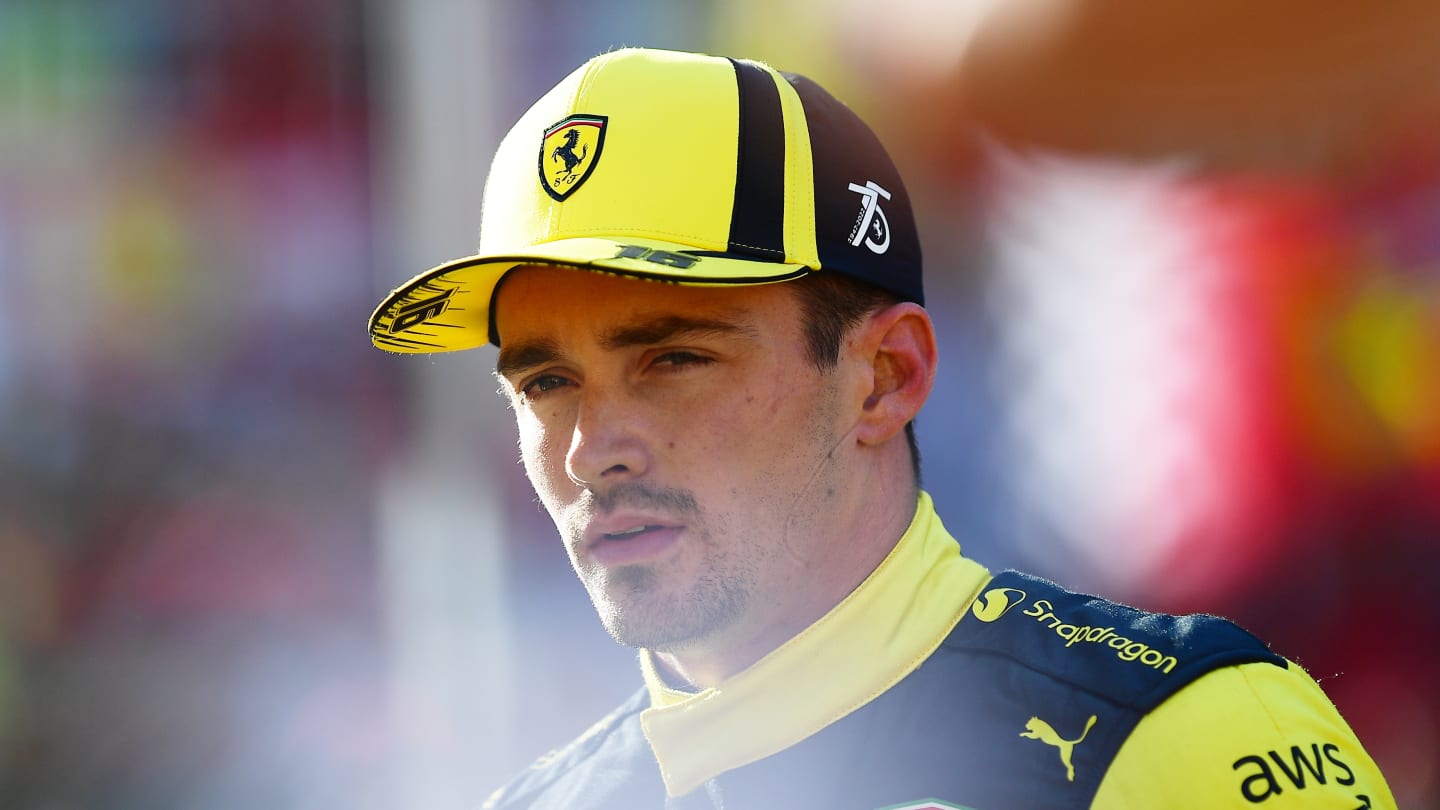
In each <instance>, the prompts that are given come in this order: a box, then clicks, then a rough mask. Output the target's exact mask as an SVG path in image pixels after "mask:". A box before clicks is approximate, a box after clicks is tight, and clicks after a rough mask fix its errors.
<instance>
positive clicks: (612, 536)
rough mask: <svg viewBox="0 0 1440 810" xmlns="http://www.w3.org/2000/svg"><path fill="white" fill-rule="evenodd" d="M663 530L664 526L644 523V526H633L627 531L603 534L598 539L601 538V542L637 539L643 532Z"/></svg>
mask: <svg viewBox="0 0 1440 810" xmlns="http://www.w3.org/2000/svg"><path fill="white" fill-rule="evenodd" d="M663 528H665V527H664V526H660V525H657V524H654V523H645V524H641V525H639V526H633V527H631V528H629V529H625V530H623V531H618V532H606V533H605V534H602V535H600V538H601V539H602V540H629V539H630V538H632V537H639V536H640V535H642V534H644V533H645V532H652V531H655V530H656V529H663Z"/></svg>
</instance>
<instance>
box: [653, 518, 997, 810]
mask: <svg viewBox="0 0 1440 810" xmlns="http://www.w3.org/2000/svg"><path fill="white" fill-rule="evenodd" d="M989 579H990V573H989V572H988V571H986V570H985V568H983V567H982V566H981V565H980V564H978V563H976V562H974V561H972V560H968V559H966V558H964V557H962V556H960V546H959V544H958V543H957V542H955V539H954V538H952V537H951V536H950V535H949V533H948V532H946V531H945V527H944V526H943V525H941V523H940V518H939V517H938V516H937V515H936V514H935V507H934V505H933V504H932V503H931V500H930V496H929V495H928V494H926V493H924V492H921V493H920V498H919V504H918V505H917V507H916V510H915V517H914V519H913V520H912V521H911V522H910V527H909V528H908V529H906V530H905V534H904V535H903V536H902V537H901V538H900V542H899V543H897V544H896V545H895V548H894V549H893V550H891V552H890V554H889V556H887V557H886V558H885V559H884V561H882V562H881V563H880V565H879V567H877V568H876V569H875V571H874V573H872V574H871V575H870V576H869V577H868V578H866V580H865V581H864V582H862V583H861V584H860V586H859V587H858V588H856V589H855V590H854V592H852V593H851V594H850V595H849V596H847V597H846V598H845V599H844V600H843V601H841V602H840V604H838V605H836V606H835V608H834V609H832V610H831V611H830V612H829V613H827V614H825V615H824V616H822V617H821V618H820V619H819V620H818V621H816V622H815V623H814V624H812V625H810V626H809V627H807V628H806V629H805V630H803V631H801V632H800V634H799V635H797V636H795V637H794V638H792V639H790V640H789V641H787V642H786V643H785V644H783V645H781V646H780V647H779V648H778V649H776V650H775V651H773V652H771V653H770V654H769V655H766V656H765V657H764V658H762V659H760V660H759V661H757V662H755V663H754V664H753V665H751V666H750V667H749V668H748V669H746V670H744V671H742V672H739V673H737V674H736V675H734V676H733V677H730V678H728V679H726V680H725V681H723V682H722V683H720V684H718V685H716V686H714V687H711V688H709V689H705V690H703V691H700V692H694V693H691V692H683V691H680V690H677V689H673V688H671V687H669V686H668V685H666V683H665V681H664V679H663V678H662V677H661V676H660V674H659V673H658V672H657V671H656V668H655V663H654V661H653V660H652V658H651V656H650V653H649V651H646V650H642V651H641V653H640V668H641V671H642V673H643V674H644V677H645V685H646V687H647V688H648V689H649V691H650V708H648V709H645V710H644V711H642V712H641V713H640V722H641V725H642V726H643V727H644V729H645V736H646V737H647V738H648V739H649V741H650V747H651V749H652V750H653V751H654V752H655V758H656V759H657V760H658V761H659V763H660V773H661V775H662V776H663V777H664V779H665V787H666V789H667V790H668V791H669V793H670V795H672V796H683V795H685V794H686V793H689V792H690V791H692V790H694V789H695V788H697V787H699V786H700V785H702V784H704V783H705V782H706V781H707V780H709V779H712V778H714V777H715V776H718V775H719V774H722V773H724V772H726V771H728V770H732V769H734V768H738V767H740V766H742V765H748V764H749V763H751V762H755V761H757V760H760V759H764V758H765V757H767V756H770V755H771V754H774V753H776V752H778V751H783V750H784V749H786V748H788V747H790V746H792V745H794V744H796V743H798V742H800V741H801V740H803V739H805V738H806V737H809V736H810V735H812V734H814V733H816V732H817V731H819V730H821V729H823V728H825V727H826V726H828V725H830V724H831V723H833V722H835V721H836V720H839V719H840V718H842V717H844V716H846V715H848V714H850V713H851V712H853V711H855V710H856V709H858V708H860V707H861V706H864V705H865V704H866V703H869V702H870V701H871V700H874V699H875V698H876V697H878V696H879V695H881V694H882V693H884V692H885V691H886V690H887V689H889V688H890V687H891V686H894V685H895V684H896V683H898V682H899V681H900V680H901V679H902V678H904V677H905V676H906V675H908V674H910V672H911V671H913V670H914V669H915V668H916V667H918V666H919V665H920V663H921V662H923V661H924V660H925V659H926V658H928V657H929V656H930V654H931V653H932V652H934V651H935V649H936V648H937V647H939V646H940V643H941V642H942V641H944V640H945V637H946V636H948V635H949V634H950V631H951V630H952V629H953V628H954V626H955V623H956V622H958V621H960V617H961V616H963V615H964V614H965V609H966V608H967V607H968V606H969V605H970V603H971V602H972V601H974V599H975V596H976V595H977V594H979V592H980V588H981V587H983V586H984V584H985V583H986V582H987V581H989Z"/></svg>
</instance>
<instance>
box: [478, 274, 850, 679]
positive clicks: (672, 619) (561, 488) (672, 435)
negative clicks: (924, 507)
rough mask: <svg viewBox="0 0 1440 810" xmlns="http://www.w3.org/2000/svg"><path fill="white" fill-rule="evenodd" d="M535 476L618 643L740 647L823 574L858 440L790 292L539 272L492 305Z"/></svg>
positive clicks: (521, 278) (780, 618)
mask: <svg viewBox="0 0 1440 810" xmlns="http://www.w3.org/2000/svg"><path fill="white" fill-rule="evenodd" d="M495 311H496V323H497V327H498V332H499V335H500V343H501V346H502V349H501V352H500V359H499V363H498V372H499V376H500V377H501V378H502V380H504V383H505V389H506V390H507V391H508V393H509V395H510V398H511V403H512V406H513V408H514V410H515V415H516V421H517V423H518V426H519V433H520V452H521V456H522V458H523V461H524V463H525V471H526V473H527V474H528V475H529V477H530V481H531V482H532V483H533V484H534V486H535V490H536V492H537V493H538V494H539V496H540V500H541V501H542V502H543V503H544V505H545V508H546V509H547V510H548V511H549V513H550V516H551V518H552V519H553V520H554V521H555V525H556V526H557V527H558V528H559V529H560V533H561V535H562V536H563V537H564V540H565V543H566V547H567V549H568V551H569V554H570V560H571V563H572V564H573V565H574V567H575V571H576V573H578V574H579V576H580V579H581V580H582V581H583V582H584V584H585V588H586V589H587V590H588V591H589V593H590V598H591V600H592V601H593V602H594V604H595V607H596V610H597V611H598V612H599V614H600V618H601V620H602V621H603V622H604V624H605V626H606V629H607V630H609V631H610V633H611V635H612V636H614V637H615V638H616V639H617V640H618V641H620V642H621V643H624V644H629V645H632V646H642V647H648V648H650V649H654V650H657V651H683V650H685V649H690V648H692V647H693V646H694V645H717V644H718V645H723V644H727V643H738V644H743V643H745V642H747V641H749V640H752V639H754V638H757V637H759V636H761V635H763V634H765V633H766V632H767V631H769V630H770V629H771V628H773V627H775V626H777V625H779V624H781V623H783V622H784V621H785V617H786V616H787V615H789V614H790V613H792V612H793V611H794V607H795V604H796V603H797V600H798V599H801V598H803V596H802V595H803V594H804V593H805V589H806V582H807V577H812V576H818V575H819V574H818V572H819V571H823V570H824V557H825V555H826V553H827V543H829V542H833V541H835V540H838V539H840V538H835V537H834V536H833V531H834V527H833V525H832V524H833V522H834V517H833V516H834V514H835V510H834V508H833V506H834V505H833V504H832V503H830V501H832V500H833V499H834V498H835V497H836V495H835V493H836V491H837V490H838V489H839V488H838V487H836V486H834V478H833V476H834V474H835V468H836V464H834V463H833V451H834V450H835V449H836V448H837V447H839V446H840V445H841V444H842V442H843V441H844V439H845V433H846V430H847V428H846V427H845V426H844V425H843V423H842V420H841V418H840V414H841V413H842V412H843V409H842V408H840V407H839V406H838V402H839V394H838V390H839V386H838V384H837V382H836V375H835V373H834V372H822V371H820V370H818V369H817V368H815V367H814V366H813V365H812V364H811V363H810V362H809V361H808V360H807V358H806V356H805V342H804V339H803V332H802V321H801V312H800V307H799V305H798V304H797V302H796V301H795V300H794V297H793V296H792V294H791V293H790V292H789V291H787V290H785V289H784V288H783V286H782V285H764V286H755V287H736V288H706V287H682V286H677V285H671V284H662V283H655V282H645V281H637V280H632V279H624V278H618V277H613V276H604V275H599V274H595V273H589V272H584V271H576V270H566V269H558V268H546V267H528V268H522V269H519V270H516V271H514V272H512V273H511V274H510V276H509V277H508V278H507V279H506V281H505V283H504V285H503V286H502V288H501V290H500V293H499V298H498V300H497V304H496V309H495Z"/></svg>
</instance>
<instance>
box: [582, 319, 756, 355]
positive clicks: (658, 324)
mask: <svg viewBox="0 0 1440 810" xmlns="http://www.w3.org/2000/svg"><path fill="white" fill-rule="evenodd" d="M682 336H683V337H707V336H716V337H727V336H738V337H747V338H758V337H759V336H760V332H759V330H757V329H756V328H755V327H754V325H752V324H750V323H747V322H745V321H743V320H741V319H739V318H736V319H733V320H724V319H720V318H694V317H689V316H685V315H662V316H659V317H655V318H650V319H647V320H644V321H639V322H636V323H630V324H625V325H623V326H617V327H615V328H613V329H609V330H606V331H605V332H604V333H602V334H601V335H600V345H601V346H603V347H605V348H606V349H623V348H626V347H630V346H649V345H652V344H655V343H664V342H666V341H668V340H674V339H675V338H677V337H682Z"/></svg>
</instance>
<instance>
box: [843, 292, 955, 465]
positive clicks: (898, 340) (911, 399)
mask: <svg viewBox="0 0 1440 810" xmlns="http://www.w3.org/2000/svg"><path fill="white" fill-rule="evenodd" d="M853 339H854V341H855V348H856V349H857V350H858V351H859V357H858V358H857V359H859V360H861V361H862V362H865V363H867V364H868V369H869V371H870V391H869V392H868V395H867V396H866V397H865V403H864V406H863V408H862V411H861V414H860V421H859V422H858V424H857V425H856V428H855V430H856V438H857V439H859V440H860V442H861V443H862V444H871V445H878V444H883V443H884V442H886V441H889V440H890V439H892V438H894V437H895V436H897V435H898V434H899V433H900V432H901V431H902V430H904V428H905V425H907V424H909V423H910V421H911V420H913V419H914V418H915V415H916V414H917V413H919V412H920V406H922V405H924V404H925V400H926V399H927V398H928V397H929V396H930V389H931V388H932V387H933V386H934V384H935V364H936V360H937V358H936V351H935V326H934V324H932V323H931V322H930V315H929V313H927V312H926V311H925V308H924V307H921V306H920V305H919V304H913V303H908V302H906V303H900V304H895V305H893V306H889V307H886V308H885V309H882V310H879V311H877V312H875V313H874V314H872V315H871V316H870V317H869V319H868V320H867V321H865V323H864V324H862V325H861V327H860V328H859V329H858V330H856V333H855V335H854V338H853Z"/></svg>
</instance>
